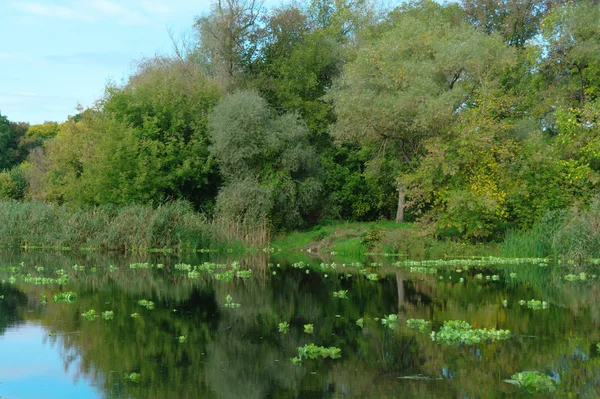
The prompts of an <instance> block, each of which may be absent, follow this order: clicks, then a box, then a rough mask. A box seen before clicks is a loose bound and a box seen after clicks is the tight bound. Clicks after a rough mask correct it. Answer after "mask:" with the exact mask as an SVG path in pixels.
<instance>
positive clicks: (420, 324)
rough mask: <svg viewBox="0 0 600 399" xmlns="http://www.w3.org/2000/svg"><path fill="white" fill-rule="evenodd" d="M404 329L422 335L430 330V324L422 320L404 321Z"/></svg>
mask: <svg viewBox="0 0 600 399" xmlns="http://www.w3.org/2000/svg"><path fill="white" fill-rule="evenodd" d="M406 327H408V328H411V329H413V330H418V331H419V332H422V333H424V332H425V331H427V330H428V329H429V328H431V322H430V321H427V320H423V319H408V320H406Z"/></svg>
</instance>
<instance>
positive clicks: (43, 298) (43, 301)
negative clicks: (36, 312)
mask: <svg viewBox="0 0 600 399" xmlns="http://www.w3.org/2000/svg"><path fill="white" fill-rule="evenodd" d="M40 303H41V304H42V306H46V305H47V304H48V297H47V296H46V295H45V294H40Z"/></svg>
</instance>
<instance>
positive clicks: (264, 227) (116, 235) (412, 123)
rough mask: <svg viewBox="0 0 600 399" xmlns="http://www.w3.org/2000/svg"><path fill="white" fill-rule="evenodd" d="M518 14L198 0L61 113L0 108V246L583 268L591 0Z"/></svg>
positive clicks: (350, 3)
mask: <svg viewBox="0 0 600 399" xmlns="http://www.w3.org/2000/svg"><path fill="white" fill-rule="evenodd" d="M521 3H522V2H521V1H514V2H513V1H511V2H506V1H496V0H494V1H488V0H485V1H484V0H468V1H467V0H464V1H460V2H448V3H444V4H439V3H438V2H434V1H430V0H421V1H411V2H406V3H403V4H401V5H399V6H397V7H395V8H393V9H392V8H391V7H389V8H388V7H386V6H384V5H383V4H380V3H378V2H377V1H376V0H375V1H368V0H366V1H365V0H339V1H335V2H334V1H329V0H325V1H320V0H319V1H317V0H307V1H306V2H302V3H298V4H296V3H294V4H289V5H279V6H277V7H275V6H274V7H271V8H266V7H263V6H262V3H260V2H255V1H252V0H231V1H227V2H224V3H223V2H215V3H214V4H213V6H212V8H211V9H210V11H208V12H206V13H205V14H203V15H201V16H199V17H197V18H195V19H194V20H193V21H190V23H192V29H193V32H194V34H193V35H191V36H190V37H191V38H190V41H189V42H187V43H177V42H176V41H174V47H175V48H174V52H173V54H171V55H164V56H156V57H153V58H150V59H146V60H143V61H140V62H139V63H138V65H137V69H136V70H135V72H134V73H133V74H132V75H131V76H130V77H128V78H127V79H126V80H125V81H122V82H117V83H109V84H107V86H106V89H105V92H104V95H103V96H102V97H101V98H99V99H98V100H97V101H96V102H94V105H93V106H91V107H90V108H87V109H83V108H79V109H78V110H77V114H76V115H73V116H69V117H68V118H67V120H66V121H64V122H61V123H58V122H46V123H43V124H38V125H29V124H28V123H25V122H15V121H10V120H9V119H8V116H4V115H2V114H0V201H3V202H0V245H1V246H5V247H20V248H35V247H44V248H56V249H66V248H70V249H79V250H86V249H87V250H94V249H95V250H98V249H102V250H119V251H173V252H180V251H185V250H190V251H207V250H215V249H219V250H232V251H233V250H244V248H246V249H247V248H253V249H254V250H265V251H271V249H274V250H279V249H281V250H297V251H300V250H302V251H304V252H306V253H308V254H313V253H319V254H329V255H331V254H332V253H333V254H335V253H340V254H341V253H344V254H357V255H361V256H362V255H365V256H368V255H369V254H379V255H385V254H387V255H395V256H397V257H408V258H444V257H449V256H450V257H451V256H464V257H468V256H483V255H488V256H489V255H495V256H509V257H524V256H529V257H536V258H537V257H552V258H554V259H559V258H565V259H571V260H574V261H580V260H584V259H591V258H597V257H600V205H599V201H600V197H599V196H598V193H599V192H600V119H599V117H598V115H599V112H600V51H599V50H600V5H599V4H598V2H597V1H595V2H594V1H577V2H548V1H544V0H535V1H530V2H526V3H527V4H526V6H523V4H521ZM385 220H387V221H388V222H384V221H385ZM346 221H348V222H346ZM394 222H395V223H394ZM271 235H273V237H271Z"/></svg>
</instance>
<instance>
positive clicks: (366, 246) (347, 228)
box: [271, 221, 416, 255]
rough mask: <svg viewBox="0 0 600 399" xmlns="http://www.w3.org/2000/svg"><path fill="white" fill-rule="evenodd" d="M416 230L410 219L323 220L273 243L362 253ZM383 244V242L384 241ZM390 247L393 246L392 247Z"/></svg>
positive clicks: (287, 248) (326, 250) (280, 247)
mask: <svg viewBox="0 0 600 399" xmlns="http://www.w3.org/2000/svg"><path fill="white" fill-rule="evenodd" d="M407 230H409V231H414V230H416V227H415V226H414V225H413V224H410V223H399V224H398V223H395V222H393V221H383V222H331V221H323V222H321V223H320V224H319V225H317V226H315V227H313V228H311V229H310V230H306V231H295V232H290V233H287V234H283V235H281V236H278V237H276V238H275V239H274V240H273V241H272V243H271V244H272V246H273V247H275V248H279V249H281V250H307V251H310V252H327V253H331V252H339V253H344V254H347V255H363V254H364V253H367V252H369V251H371V250H373V249H374V248H377V249H381V248H383V246H384V245H385V244H389V243H388V242H387V241H386V240H382V238H387V237H388V236H389V235H390V234H394V233H397V232H400V231H407ZM382 244H383V245H382ZM389 249H390V250H394V248H392V247H390V248H389Z"/></svg>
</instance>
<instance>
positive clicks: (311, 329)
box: [304, 324, 315, 334]
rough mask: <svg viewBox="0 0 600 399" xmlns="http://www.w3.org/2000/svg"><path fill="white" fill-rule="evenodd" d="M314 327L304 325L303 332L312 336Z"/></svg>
mask: <svg viewBox="0 0 600 399" xmlns="http://www.w3.org/2000/svg"><path fill="white" fill-rule="evenodd" d="M314 330H315V329H314V326H313V325H312V324H305V325H304V332H305V333H307V334H312V333H313V332H314Z"/></svg>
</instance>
